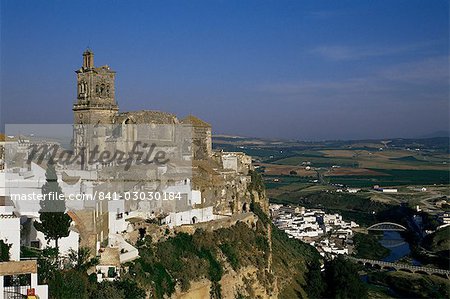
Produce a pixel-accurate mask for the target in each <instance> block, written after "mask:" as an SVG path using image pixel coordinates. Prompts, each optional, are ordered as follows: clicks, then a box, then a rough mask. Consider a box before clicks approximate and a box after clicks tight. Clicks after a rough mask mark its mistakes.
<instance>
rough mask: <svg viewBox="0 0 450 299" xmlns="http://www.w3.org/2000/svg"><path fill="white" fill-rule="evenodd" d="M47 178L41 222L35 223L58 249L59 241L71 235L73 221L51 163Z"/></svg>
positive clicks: (43, 191) (40, 212)
mask: <svg viewBox="0 0 450 299" xmlns="http://www.w3.org/2000/svg"><path fill="white" fill-rule="evenodd" d="M45 178H46V180H47V182H46V183H45V184H44V186H42V195H43V200H41V201H40V206H41V209H40V211H39V220H40V222H35V223H34V226H35V228H36V229H37V230H38V231H41V232H43V233H44V235H45V236H46V237H47V238H48V239H50V240H54V241H55V248H57V249H58V248H59V247H58V240H59V239H60V238H63V237H67V236H68V235H69V232H70V231H69V228H70V222H71V219H70V216H69V215H68V214H67V213H66V212H65V211H66V203H65V201H64V196H63V192H62V190H61V187H60V186H59V184H58V177H57V175H56V171H55V168H54V166H53V165H52V164H50V163H49V164H48V167H47V171H46V172H45Z"/></svg>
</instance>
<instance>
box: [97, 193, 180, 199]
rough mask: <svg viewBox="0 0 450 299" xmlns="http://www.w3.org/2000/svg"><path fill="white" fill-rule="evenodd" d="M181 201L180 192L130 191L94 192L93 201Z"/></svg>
mask: <svg viewBox="0 0 450 299" xmlns="http://www.w3.org/2000/svg"><path fill="white" fill-rule="evenodd" d="M96 199H98V200H117V199H124V200H150V201H151V200H181V192H159V191H132V192H124V193H118V192H94V200H96Z"/></svg>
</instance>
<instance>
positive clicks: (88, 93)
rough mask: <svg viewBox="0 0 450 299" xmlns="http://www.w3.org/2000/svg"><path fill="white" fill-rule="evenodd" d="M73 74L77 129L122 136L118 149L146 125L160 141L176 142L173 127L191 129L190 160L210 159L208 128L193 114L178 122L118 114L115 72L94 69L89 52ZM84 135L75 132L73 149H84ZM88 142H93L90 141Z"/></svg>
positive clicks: (159, 115) (165, 116)
mask: <svg viewBox="0 0 450 299" xmlns="http://www.w3.org/2000/svg"><path fill="white" fill-rule="evenodd" d="M75 73H76V74H77V99H76V102H75V104H74V105H73V112H74V125H75V127H76V128H81V127H83V125H88V126H97V127H103V128H106V130H107V131H108V130H109V129H110V131H111V132H105V134H106V135H110V136H115V137H121V139H117V138H116V139H114V140H113V141H114V144H115V145H116V146H117V144H119V143H120V140H121V141H123V140H127V141H128V142H133V141H135V140H136V139H137V138H138V136H137V135H142V134H145V133H139V132H133V131H136V130H139V128H141V130H145V128H149V125H152V126H153V128H154V131H158V133H157V134H158V140H159V141H170V140H171V141H174V142H179V140H176V132H175V130H176V127H186V128H190V132H191V136H190V139H191V140H190V141H191V143H192V148H191V152H192V154H193V158H194V159H195V160H205V159H208V158H209V157H211V155H212V141H211V126H210V125H209V124H208V123H206V122H205V121H203V120H201V119H199V118H197V117H195V116H193V115H189V116H188V117H186V118H184V119H182V120H179V119H178V118H177V117H176V116H175V115H174V114H171V113H166V112H160V111H151V110H140V111H133V112H120V111H119V106H118V104H117V101H116V98H115V84H114V83H115V74H116V72H115V71H113V70H112V69H111V68H110V67H109V66H107V65H104V66H100V67H95V65H94V53H93V52H92V51H91V50H90V49H87V50H86V51H85V52H84V53H83V65H82V67H81V68H80V69H78V70H77V71H75ZM127 127H128V129H127ZM130 128H133V129H131V131H132V132H129V131H130ZM127 131H128V132H127ZM78 132H79V131H78ZM79 133H80V132H79ZM147 134H148V132H147ZM83 135H89V134H87V133H86V132H84V134H77V130H75V134H74V147H75V150H77V148H80V147H82V146H86V143H87V141H86V140H83V137H86V136H83ZM96 139H97V140H96V141H95V142H100V141H99V140H98V139H99V138H96ZM139 139H140V140H141V139H142V138H139ZM90 142H91V143H92V140H90ZM102 146H103V147H104V148H107V145H106V143H105V142H103V143H102ZM122 149H125V150H126V149H127V146H125V145H124V147H123V148H122Z"/></svg>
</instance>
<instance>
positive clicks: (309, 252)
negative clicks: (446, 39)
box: [253, 204, 323, 298]
mask: <svg viewBox="0 0 450 299" xmlns="http://www.w3.org/2000/svg"><path fill="white" fill-rule="evenodd" d="M253 206H254V209H253V212H254V213H255V214H256V215H257V216H258V218H259V220H260V221H258V222H261V223H262V225H263V226H264V228H265V229H269V226H270V229H271V231H272V260H273V264H272V269H273V272H274V274H275V276H276V277H278V278H279V288H280V298H296V297H299V298H302V297H305V296H306V295H307V294H309V295H310V296H311V295H312V294H314V292H317V290H318V289H321V288H322V287H321V286H322V284H323V283H322V280H321V278H318V277H317V275H319V277H320V262H319V260H320V258H321V257H320V255H319V253H318V252H317V250H316V249H315V248H314V247H312V246H311V245H309V244H306V243H303V242H301V241H299V240H297V239H291V238H289V237H288V235H287V234H286V233H285V232H283V231H281V230H280V229H278V228H277V227H276V226H275V225H273V224H272V222H271V220H270V219H269V217H268V216H267V215H266V214H265V213H264V212H263V211H262V210H261V208H260V206H259V205H258V204H254V205H253ZM318 265H319V266H318ZM317 271H318V273H317ZM286 273H289V275H286ZM306 273H308V275H309V276H308V277H314V278H316V279H315V280H314V279H312V280H311V281H309V280H306V279H305V274H306ZM306 286H310V287H308V292H311V293H306V291H305V287H306Z"/></svg>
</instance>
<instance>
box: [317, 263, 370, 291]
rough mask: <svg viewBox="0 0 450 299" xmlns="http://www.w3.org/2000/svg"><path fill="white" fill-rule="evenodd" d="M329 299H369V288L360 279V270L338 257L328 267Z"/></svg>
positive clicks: (326, 273)
mask: <svg viewBox="0 0 450 299" xmlns="http://www.w3.org/2000/svg"><path fill="white" fill-rule="evenodd" d="M325 268H326V271H325V278H326V282H327V285H328V289H327V293H326V296H325V297H327V298H338V299H339V298H342V299H344V298H349V299H352V298H354V299H363V298H367V286H366V285H365V284H364V282H363V281H362V280H361V279H360V278H359V275H358V268H357V267H356V266H355V265H354V264H353V263H352V262H351V261H349V260H346V259H345V258H344V257H342V256H338V257H337V258H335V259H334V260H332V261H330V262H328V263H327V265H326V267H325Z"/></svg>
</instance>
